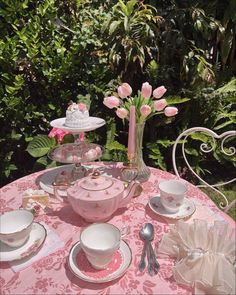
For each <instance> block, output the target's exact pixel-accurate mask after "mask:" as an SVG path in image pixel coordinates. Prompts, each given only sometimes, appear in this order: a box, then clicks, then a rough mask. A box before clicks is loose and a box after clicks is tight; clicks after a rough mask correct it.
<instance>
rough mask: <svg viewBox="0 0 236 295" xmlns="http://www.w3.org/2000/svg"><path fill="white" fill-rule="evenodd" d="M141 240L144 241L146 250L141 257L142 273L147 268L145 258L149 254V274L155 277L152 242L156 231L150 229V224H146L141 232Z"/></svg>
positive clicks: (140, 266)
mask: <svg viewBox="0 0 236 295" xmlns="http://www.w3.org/2000/svg"><path fill="white" fill-rule="evenodd" d="M139 234H140V237H141V239H142V240H143V241H144V248H143V252H142V255H141V261H140V263H139V269H140V271H143V270H144V269H145V267H146V263H145V256H146V253H147V259H148V273H149V274H150V275H151V276H153V275H154V274H155V271H154V266H153V264H154V259H153V258H152V256H153V254H152V251H151V247H152V246H151V242H150V241H151V240H153V237H154V229H153V228H152V227H150V224H149V223H146V224H145V225H144V227H143V228H142V229H141V230H140V232H139Z"/></svg>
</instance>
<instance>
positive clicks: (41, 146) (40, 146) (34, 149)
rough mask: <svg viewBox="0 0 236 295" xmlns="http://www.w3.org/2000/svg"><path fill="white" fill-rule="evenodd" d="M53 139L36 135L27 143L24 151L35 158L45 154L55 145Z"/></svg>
mask: <svg viewBox="0 0 236 295" xmlns="http://www.w3.org/2000/svg"><path fill="white" fill-rule="evenodd" d="M55 141H56V140H55V139H54V138H49V137H48V136H47V135H38V136H36V137H34V139H33V140H32V141H31V142H30V143H29V144H28V147H27V149H26V151H27V152H28V153H29V154H30V155H31V156H32V157H35V158H38V157H42V156H45V155H46V154H47V153H48V152H49V151H50V149H51V148H52V147H54V146H55Z"/></svg>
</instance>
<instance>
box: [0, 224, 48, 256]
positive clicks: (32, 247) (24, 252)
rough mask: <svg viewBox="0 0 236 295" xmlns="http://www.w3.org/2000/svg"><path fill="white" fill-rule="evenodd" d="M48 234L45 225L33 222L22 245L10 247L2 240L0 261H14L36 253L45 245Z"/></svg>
mask: <svg viewBox="0 0 236 295" xmlns="http://www.w3.org/2000/svg"><path fill="white" fill-rule="evenodd" d="M46 236H47V231H46V229H45V227H44V226H43V225H42V224H40V223H37V222H33V225H32V230H31V232H30V235H29V238H28V240H27V241H26V242H25V243H24V244H23V245H22V246H20V247H9V246H8V245H6V244H4V243H2V242H1V241H0V261H14V260H19V259H23V258H25V257H28V256H30V255H31V254H34V253H36V252H37V251H38V250H39V249H40V247H41V246H42V245H43V243H44V241H45V239H46Z"/></svg>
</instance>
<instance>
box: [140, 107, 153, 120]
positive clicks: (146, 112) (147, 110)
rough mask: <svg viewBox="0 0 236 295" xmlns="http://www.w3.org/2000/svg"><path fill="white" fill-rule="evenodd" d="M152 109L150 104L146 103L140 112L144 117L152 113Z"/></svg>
mask: <svg viewBox="0 0 236 295" xmlns="http://www.w3.org/2000/svg"><path fill="white" fill-rule="evenodd" d="M151 111H152V109H151V107H150V106H149V105H147V104H144V105H142V106H141V108H140V113H141V115H142V116H143V117H147V116H148V115H149V114H150V113H151Z"/></svg>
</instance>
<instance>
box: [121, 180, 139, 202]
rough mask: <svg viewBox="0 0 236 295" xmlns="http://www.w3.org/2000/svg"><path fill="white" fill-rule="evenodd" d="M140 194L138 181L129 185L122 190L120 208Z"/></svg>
mask: <svg viewBox="0 0 236 295" xmlns="http://www.w3.org/2000/svg"><path fill="white" fill-rule="evenodd" d="M141 192H142V187H141V185H140V182H139V181H133V182H131V183H129V184H128V187H127V188H126V189H125V190H124V193H123V199H122V200H121V205H120V207H125V206H126V205H127V204H128V203H129V202H130V200H131V198H132V197H137V196H138V195H140V193H141Z"/></svg>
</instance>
